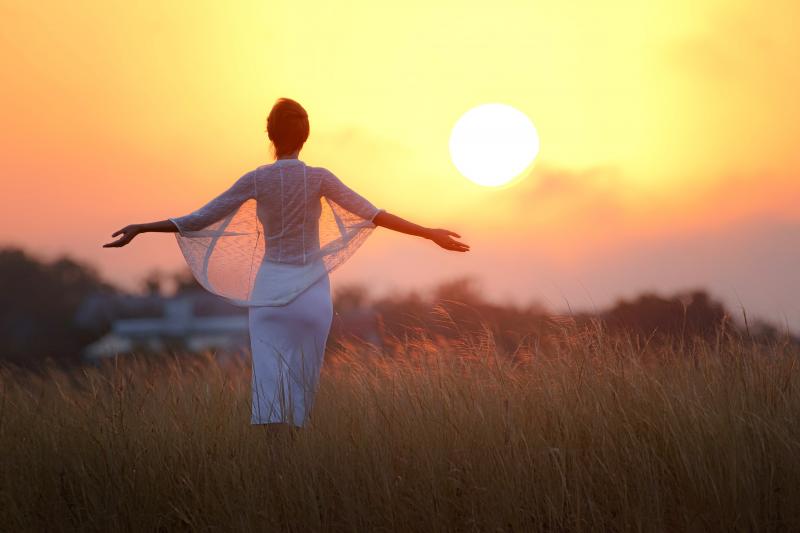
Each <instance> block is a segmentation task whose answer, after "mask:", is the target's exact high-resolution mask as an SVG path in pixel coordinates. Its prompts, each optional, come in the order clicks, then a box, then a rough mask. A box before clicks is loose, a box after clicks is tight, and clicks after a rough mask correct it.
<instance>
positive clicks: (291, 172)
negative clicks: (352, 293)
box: [170, 159, 382, 306]
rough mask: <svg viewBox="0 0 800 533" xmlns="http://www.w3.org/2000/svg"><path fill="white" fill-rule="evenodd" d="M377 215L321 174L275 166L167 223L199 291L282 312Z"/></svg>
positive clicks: (301, 166)
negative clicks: (280, 307) (172, 226)
mask: <svg viewBox="0 0 800 533" xmlns="http://www.w3.org/2000/svg"><path fill="white" fill-rule="evenodd" d="M380 211H382V210H381V209H378V208H376V207H375V206H374V205H372V203H370V202H369V201H368V200H367V199H365V198H363V197H362V196H360V195H359V194H358V193H356V192H355V191H353V190H352V189H350V188H349V187H347V186H346V185H345V184H344V183H342V181H341V180H340V179H339V178H338V177H336V175H334V174H333V173H332V172H331V171H329V170H328V169H326V168H323V167H312V166H309V165H306V164H305V162H303V161H301V160H299V159H279V160H277V161H276V162H274V163H272V164H268V165H264V166H261V167H258V168H256V169H255V170H252V171H250V172H248V173H247V174H245V175H244V176H242V177H241V178H239V179H238V180H237V181H236V182H235V183H234V184H233V185H232V186H231V187H230V188H229V189H228V190H227V191H225V192H224V193H222V194H221V195H219V196H218V197H216V198H214V199H213V200H211V201H210V202H209V203H207V204H206V205H204V206H203V207H201V208H200V209H198V210H197V211H195V212H193V213H190V214H188V215H185V216H182V217H176V218H170V220H171V221H172V222H174V223H175V225H176V226H177V228H178V230H179V232H178V233H176V234H175V235H176V238H177V240H178V244H179V246H180V248H181V251H182V252H183V255H184V257H185V258H186V262H187V264H188V265H189V267H190V268H191V270H192V273H193V274H194V276H195V277H196V278H197V280H198V282H199V283H200V284H201V285H202V286H203V287H205V288H206V289H207V290H209V291H211V292H213V293H215V294H217V295H219V296H222V297H224V298H226V299H228V300H229V301H231V302H232V303H234V304H237V305H245V306H259V305H285V304H287V303H289V302H291V301H292V300H293V299H294V298H295V297H296V296H297V295H299V294H300V293H301V292H302V291H303V290H305V289H306V288H308V287H309V286H311V284H313V283H314V282H315V281H317V280H318V279H319V278H320V277H321V276H323V275H325V274H326V273H327V272H330V271H331V270H333V269H334V268H336V267H337V266H339V265H340V264H342V263H343V262H344V261H345V260H346V259H347V258H348V257H350V256H351V255H352V254H353V252H355V250H356V249H357V248H358V247H359V246H360V245H361V244H362V243H363V242H364V239H366V237H367V236H368V235H369V233H370V232H371V231H372V230H373V229H374V228H375V224H374V223H373V222H372V220H373V218H375V215H377V214H378V213H379V212H380Z"/></svg>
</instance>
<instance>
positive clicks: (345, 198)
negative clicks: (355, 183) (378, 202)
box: [320, 170, 383, 222]
mask: <svg viewBox="0 0 800 533" xmlns="http://www.w3.org/2000/svg"><path fill="white" fill-rule="evenodd" d="M320 190H321V193H322V195H323V196H325V197H326V198H328V199H329V200H332V201H334V202H336V203H337V204H338V205H340V206H342V207H343V208H345V209H347V210H348V211H350V212H351V213H353V214H355V215H358V216H360V217H361V218H364V219H366V220H369V221H370V222H371V221H372V219H373V218H375V215H377V214H378V213H379V212H381V211H383V209H378V208H377V207H375V206H374V205H373V204H372V203H371V202H370V201H369V200H367V199H366V198H364V197H363V196H361V195H360V194H358V193H357V192H355V191H354V190H352V189H351V188H350V187H348V186H347V185H345V184H344V183H342V180H340V179H339V178H338V177H337V176H336V175H335V174H334V173H333V172H331V171H329V170H326V171H325V174H324V176H323V179H322V183H321V189H320Z"/></svg>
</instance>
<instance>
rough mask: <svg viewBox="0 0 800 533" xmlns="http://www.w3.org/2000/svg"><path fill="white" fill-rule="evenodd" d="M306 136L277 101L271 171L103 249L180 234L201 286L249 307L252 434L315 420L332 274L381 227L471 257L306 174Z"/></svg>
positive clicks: (133, 228) (318, 174) (302, 119)
mask: <svg viewBox="0 0 800 533" xmlns="http://www.w3.org/2000/svg"><path fill="white" fill-rule="evenodd" d="M309 131H310V129H309V123H308V115H307V113H306V111H305V109H303V107H302V106H301V105H300V104H298V103H297V102H296V101H294V100H291V99H289V98H279V99H278V101H277V102H276V103H275V105H274V106H273V108H272V110H271V112H270V114H269V117H268V118H267V134H268V137H269V139H270V141H271V146H272V151H273V156H274V158H275V161H274V162H273V163H272V164H268V165H263V166H260V167H258V168H256V169H255V170H252V171H250V172H248V173H246V174H245V175H244V176H242V177H241V178H239V179H238V180H237V181H236V182H235V183H234V184H233V185H232V186H231V187H230V188H229V189H228V190H227V191H225V192H224V193H222V194H221V195H220V196H218V197H217V198H215V199H213V200H211V201H210V202H209V203H208V204H206V205H205V206H203V207H202V208H200V209H198V210H197V211H195V212H193V213H190V214H188V215H185V216H182V217H176V218H169V219H167V220H161V221H158V222H150V223H147V224H132V225H129V226H125V227H124V228H122V229H120V230H118V231H116V232H114V233H113V234H112V237H116V236H118V235H119V236H120V238H119V239H118V240H116V241H114V242H110V243H108V244H105V245H104V246H105V247H107V248H110V247H120V246H125V245H126V244H128V243H129V242H131V240H133V238H134V237H136V236H137V235H139V234H140V233H146V232H154V231H155V232H174V233H175V234H176V238H177V240H178V244H179V245H180V247H181V250H182V252H183V254H184V257H185V258H186V261H187V263H188V264H189V266H190V267H191V269H192V272H193V274H194V275H195V277H196V278H197V280H198V281H199V282H200V284H201V285H203V287H205V288H206V289H208V290H209V291H211V292H213V293H214V294H217V295H219V296H222V297H224V298H226V299H227V300H228V301H230V302H232V303H234V304H236V305H242V306H247V307H248V318H249V327H250V344H251V351H252V362H253V364H252V412H251V424H264V425H266V426H267V427H268V428H272V429H274V430H275V431H280V432H284V431H286V430H288V429H292V428H296V427H301V426H303V425H304V424H305V421H306V419H307V417H308V416H309V415H310V410H311V406H312V404H313V400H314V396H315V394H316V391H317V385H318V382H319V375H320V370H321V365H322V360H323V354H324V350H325V344H326V342H327V338H328V332H329V330H330V326H331V320H332V318H333V308H332V305H331V294H330V282H329V278H328V273H329V272H330V271H331V270H333V269H334V268H336V267H337V266H338V265H340V264H341V263H343V262H344V261H345V260H346V259H347V258H348V257H349V256H350V255H352V253H353V252H354V251H355V250H356V249H357V248H358V247H359V246H360V245H361V244H362V243H363V242H364V239H365V238H366V237H367V236H368V235H369V234H370V232H371V231H372V230H373V229H374V228H375V227H377V226H382V227H385V228H389V229H392V230H395V231H399V232H401V233H407V234H409V235H415V236H418V237H424V238H426V239H430V240H432V241H433V242H435V243H436V244H438V245H439V246H441V247H442V248H444V249H446V250H452V251H456V252H465V251H467V250H469V246H467V245H466V244H464V243H461V242H459V241H456V240H454V239H453V237H458V238H460V236H459V235H458V234H456V233H454V232H452V231H448V230H445V229H431V228H425V227H423V226H419V225H417V224H414V223H412V222H409V221H407V220H404V219H402V218H400V217H398V216H395V215H393V214H391V213H388V212H386V211H385V210H383V209H378V208H376V207H375V206H374V205H373V204H371V203H370V202H369V201H368V200H367V199H365V198H364V197H362V196H360V195H359V194H358V193H356V192H355V191H353V190H351V189H350V188H348V187H347V186H346V185H345V184H344V183H342V182H341V180H339V178H338V177H336V176H335V175H334V174H333V173H332V172H330V171H329V170H327V169H326V168H323V167H313V166H310V165H306V163H305V162H303V161H301V160H300V159H299V158H298V157H299V154H300V150H301V149H302V147H303V145H304V144H305V142H306V140H307V139H308V135H309Z"/></svg>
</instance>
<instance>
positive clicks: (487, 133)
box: [450, 103, 539, 187]
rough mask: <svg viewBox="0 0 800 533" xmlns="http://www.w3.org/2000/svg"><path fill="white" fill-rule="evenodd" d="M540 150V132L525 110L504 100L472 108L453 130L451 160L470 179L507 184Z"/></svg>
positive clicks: (494, 183)
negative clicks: (507, 103) (503, 102)
mask: <svg viewBox="0 0 800 533" xmlns="http://www.w3.org/2000/svg"><path fill="white" fill-rule="evenodd" d="M538 153H539V134H538V133H537V131H536V128H535V127H534V125H533V123H532V122H531V120H530V119H529V118H528V117H527V115H525V113H523V112H522V111H520V110H518V109H516V108H514V107H511V106H510V105H506V104H501V103H489V104H482V105H479V106H477V107H473V108H472V109H470V110H469V111H467V112H466V113H464V114H463V115H461V118H459V119H458V121H456V123H455V125H454V126H453V131H452V132H451V133H450V159H451V160H452V161H453V164H454V165H455V167H456V168H457V169H458V171H459V172H460V173H461V174H462V175H464V177H466V178H467V179H469V180H470V181H472V182H474V183H477V184H478V185H484V186H486V187H499V186H501V185H507V184H508V183H510V182H511V181H512V180H513V179H514V178H516V177H517V176H519V175H520V174H522V172H524V171H525V170H526V169H527V168H528V167H529V166H530V165H531V164H532V163H533V160H534V159H535V158H536V155H537V154H538Z"/></svg>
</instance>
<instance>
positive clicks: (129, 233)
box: [103, 224, 142, 248]
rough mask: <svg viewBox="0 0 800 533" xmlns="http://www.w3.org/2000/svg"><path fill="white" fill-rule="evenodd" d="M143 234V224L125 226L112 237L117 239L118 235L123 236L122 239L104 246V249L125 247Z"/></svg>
mask: <svg viewBox="0 0 800 533" xmlns="http://www.w3.org/2000/svg"><path fill="white" fill-rule="evenodd" d="M141 232H142V226H141V224H130V225H128V226H125V227H124V228H122V229H119V230H117V231H115V232H114V233H112V234H111V236H112V237H116V236H117V235H122V237H120V238H119V239H117V240H116V241H113V242H109V243H108V244H104V245H103V248H119V247H121V246H125V245H126V244H128V243H129V242H131V241H132V240H133V238H134V237H136V236H137V235H139V234H140V233H141Z"/></svg>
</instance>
